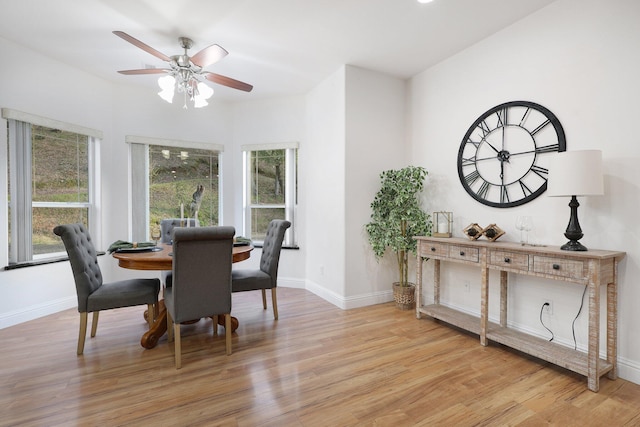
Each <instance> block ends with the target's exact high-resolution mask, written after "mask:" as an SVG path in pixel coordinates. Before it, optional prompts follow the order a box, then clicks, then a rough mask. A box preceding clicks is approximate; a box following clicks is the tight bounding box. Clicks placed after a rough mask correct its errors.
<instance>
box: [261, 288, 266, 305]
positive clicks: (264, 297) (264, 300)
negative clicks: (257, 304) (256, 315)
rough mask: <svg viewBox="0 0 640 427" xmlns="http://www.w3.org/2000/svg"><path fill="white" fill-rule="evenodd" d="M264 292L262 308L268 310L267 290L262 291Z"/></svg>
mask: <svg viewBox="0 0 640 427" xmlns="http://www.w3.org/2000/svg"><path fill="white" fill-rule="evenodd" d="M261 291H262V308H264V309H265V310H266V309H267V291H266V290H265V289H261Z"/></svg>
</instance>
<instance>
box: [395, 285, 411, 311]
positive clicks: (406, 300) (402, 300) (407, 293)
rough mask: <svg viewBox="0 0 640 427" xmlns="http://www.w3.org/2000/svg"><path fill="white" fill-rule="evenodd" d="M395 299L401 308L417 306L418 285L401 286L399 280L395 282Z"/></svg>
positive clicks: (409, 308) (397, 305) (406, 308)
mask: <svg viewBox="0 0 640 427" xmlns="http://www.w3.org/2000/svg"><path fill="white" fill-rule="evenodd" d="M393 300H394V301H395V302H396V307H397V308H399V309H400V310H413V309H414V308H415V307H416V285H414V284H413V283H409V286H400V283H399V282H395V283H394V284H393Z"/></svg>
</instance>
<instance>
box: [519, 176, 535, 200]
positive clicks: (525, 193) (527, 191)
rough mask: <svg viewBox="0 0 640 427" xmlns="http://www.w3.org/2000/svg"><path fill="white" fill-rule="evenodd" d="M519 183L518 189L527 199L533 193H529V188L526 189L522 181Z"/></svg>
mask: <svg viewBox="0 0 640 427" xmlns="http://www.w3.org/2000/svg"><path fill="white" fill-rule="evenodd" d="M518 182H519V183H520V188H521V189H522V193H523V194H524V197H527V196H528V195H529V194H532V193H533V191H531V189H530V188H529V187H527V185H526V184H525V183H524V182H522V180H519V181H518Z"/></svg>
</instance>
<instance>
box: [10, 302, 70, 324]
mask: <svg viewBox="0 0 640 427" xmlns="http://www.w3.org/2000/svg"><path fill="white" fill-rule="evenodd" d="M77 306H78V299H77V298H76V297H75V296H72V297H67V298H61V299H58V300H55V301H49V302H47V303H45V304H38V305H34V306H31V307H27V308H24V309H21V310H15V311H10V312H8V313H4V314H2V315H0V329H4V328H8V327H9V326H13V325H17V324H19V323H24V322H28V321H29V320H34V319H37V318H40V317H43V316H48V315H50V314H55V313H58V312H60V311H63V310H68V309H70V308H74V307H77Z"/></svg>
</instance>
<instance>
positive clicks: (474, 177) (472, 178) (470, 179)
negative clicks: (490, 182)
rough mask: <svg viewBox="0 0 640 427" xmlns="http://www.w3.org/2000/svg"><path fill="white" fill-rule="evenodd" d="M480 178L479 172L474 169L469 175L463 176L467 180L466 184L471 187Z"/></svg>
mask: <svg viewBox="0 0 640 427" xmlns="http://www.w3.org/2000/svg"><path fill="white" fill-rule="evenodd" d="M478 178H480V173H479V172H478V171H477V170H474V171H473V172H471V173H470V174H469V175H465V176H464V180H465V181H466V182H467V185H468V186H469V187H471V185H472V184H473V183H474V182H476V181H477V180H478Z"/></svg>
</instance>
